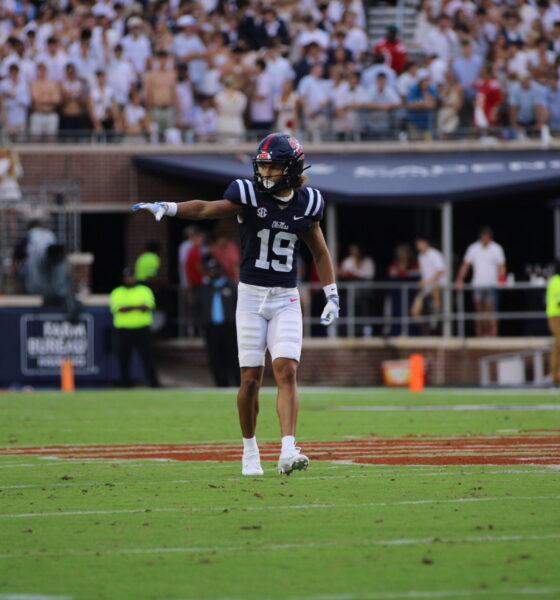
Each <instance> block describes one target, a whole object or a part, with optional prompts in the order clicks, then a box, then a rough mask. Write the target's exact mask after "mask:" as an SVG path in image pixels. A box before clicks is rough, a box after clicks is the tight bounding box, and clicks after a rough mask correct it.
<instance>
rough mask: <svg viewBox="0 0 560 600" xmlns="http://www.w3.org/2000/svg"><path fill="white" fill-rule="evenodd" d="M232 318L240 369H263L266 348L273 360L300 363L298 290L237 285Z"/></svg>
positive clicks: (301, 331)
mask: <svg viewBox="0 0 560 600" xmlns="http://www.w3.org/2000/svg"><path fill="white" fill-rule="evenodd" d="M235 317H236V323H237V347H238V350H239V366H241V367H260V366H263V365H264V355H265V352H266V349H267V348H268V350H269V352H270V356H271V358H272V360H275V359H276V358H292V359H294V360H297V361H299V359H300V356H301V343H302V337H303V327H302V316H301V305H300V299H299V291H298V289H297V288H280V287H276V288H266V287H261V286H258V285H249V284H246V283H240V284H239V286H238V297H237V312H236V315H235Z"/></svg>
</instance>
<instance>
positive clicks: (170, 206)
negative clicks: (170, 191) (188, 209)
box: [165, 202, 177, 217]
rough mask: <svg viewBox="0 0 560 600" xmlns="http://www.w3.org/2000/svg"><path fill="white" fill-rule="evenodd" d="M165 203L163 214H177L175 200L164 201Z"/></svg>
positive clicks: (172, 215) (169, 215)
mask: <svg viewBox="0 0 560 600" xmlns="http://www.w3.org/2000/svg"><path fill="white" fill-rule="evenodd" d="M165 204H167V208H166V210H165V214H166V215H167V216H168V217H174V216H175V215H176V214H177V203H176V202H166V203H165Z"/></svg>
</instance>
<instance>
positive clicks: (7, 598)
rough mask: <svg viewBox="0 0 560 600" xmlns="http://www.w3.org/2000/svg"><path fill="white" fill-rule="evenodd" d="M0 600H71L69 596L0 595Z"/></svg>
mask: <svg viewBox="0 0 560 600" xmlns="http://www.w3.org/2000/svg"><path fill="white" fill-rule="evenodd" d="M0 600H72V598H71V597H70V596H45V595H44V594H0Z"/></svg>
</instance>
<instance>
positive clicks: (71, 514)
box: [0, 496, 560, 537]
mask: <svg viewBox="0 0 560 600" xmlns="http://www.w3.org/2000/svg"><path fill="white" fill-rule="evenodd" d="M534 500H560V496H502V497H499V498H493V497H490V498H453V499H450V500H436V499H430V500H399V501H396V502H365V503H355V504H283V505H278V506H244V507H241V506H211V507H208V506H204V507H177V508H123V509H115V510H74V511H60V512H36V513H14V514H9V513H4V514H0V519H33V518H46V517H83V516H90V515H121V514H139V513H169V512H186V513H199V512H224V511H225V510H228V511H229V510H231V511H235V512H244V511H268V510H316V509H325V508H327V509H341V508H371V507H375V506H412V505H422V504H462V503H470V502H526V501H528V502H532V501H534ZM559 537H560V535H559Z"/></svg>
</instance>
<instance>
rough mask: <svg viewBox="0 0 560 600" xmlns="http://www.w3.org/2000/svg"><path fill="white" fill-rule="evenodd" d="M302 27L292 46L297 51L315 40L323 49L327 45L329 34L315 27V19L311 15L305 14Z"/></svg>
mask: <svg viewBox="0 0 560 600" xmlns="http://www.w3.org/2000/svg"><path fill="white" fill-rule="evenodd" d="M303 22H304V25H305V26H304V28H303V29H302V30H301V31H300V32H299V34H298V35H297V37H296V39H295V41H294V46H295V49H296V50H297V51H298V52H299V51H301V50H302V49H303V48H305V47H306V46H307V45H309V44H311V43H312V42H315V43H316V44H318V45H319V47H320V48H321V49H323V50H326V49H327V48H328V46H329V34H328V33H327V32H326V31H323V30H322V29H319V28H318V27H317V23H316V21H315V19H314V18H313V17H312V16H311V15H307V16H306V17H305V18H304V19H303Z"/></svg>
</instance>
